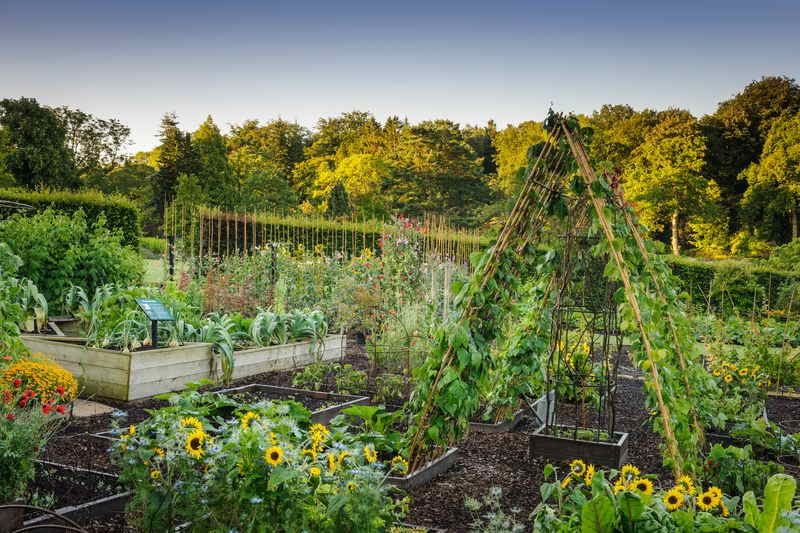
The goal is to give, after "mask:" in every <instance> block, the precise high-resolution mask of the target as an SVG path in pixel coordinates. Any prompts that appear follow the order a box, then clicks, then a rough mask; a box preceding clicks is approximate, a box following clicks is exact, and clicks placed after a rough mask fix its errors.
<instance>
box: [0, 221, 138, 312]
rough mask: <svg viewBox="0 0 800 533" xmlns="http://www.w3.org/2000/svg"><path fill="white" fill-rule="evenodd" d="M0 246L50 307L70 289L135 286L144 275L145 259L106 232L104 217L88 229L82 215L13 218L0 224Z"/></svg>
mask: <svg viewBox="0 0 800 533" xmlns="http://www.w3.org/2000/svg"><path fill="white" fill-rule="evenodd" d="M0 241H3V242H5V243H7V244H8V246H9V248H10V250H11V251H12V252H13V253H15V254H16V255H18V256H19V257H20V258H21V259H22V262H23V265H24V266H23V268H24V272H25V274H26V275H27V276H28V278H30V279H31V281H33V282H34V283H35V284H36V286H37V287H38V288H39V291H41V292H42V293H43V294H44V295H45V298H46V299H47V300H48V301H50V302H51V303H52V302H58V301H61V298H62V296H63V294H64V292H65V291H66V290H67V289H69V288H70V287H71V286H72V285H79V286H81V287H84V288H85V289H87V290H88V291H90V293H91V292H94V290H95V289H96V288H97V287H99V286H101V285H104V284H107V283H118V284H123V285H127V284H130V283H134V282H136V281H138V280H139V279H141V277H142V275H143V273H144V264H143V261H142V258H141V257H140V256H139V255H138V253H137V252H136V251H134V250H133V249H131V248H128V247H126V246H124V245H123V244H122V239H121V236H120V234H119V233H117V232H112V231H110V230H108V229H107V228H106V226H105V219H104V217H103V216H100V217H99V218H98V219H97V220H96V221H95V222H94V224H89V223H88V221H87V217H86V215H85V214H84V213H83V211H82V210H78V211H76V212H75V213H73V214H71V215H63V214H58V213H56V212H55V211H52V210H49V209H48V210H46V211H44V212H43V213H39V214H36V215H33V216H31V217H24V216H21V215H15V216H13V217H11V218H10V219H9V220H6V221H3V222H0Z"/></svg>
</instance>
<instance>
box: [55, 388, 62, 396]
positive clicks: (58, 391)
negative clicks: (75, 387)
mask: <svg viewBox="0 0 800 533" xmlns="http://www.w3.org/2000/svg"><path fill="white" fill-rule="evenodd" d="M56 392H57V393H58V395H59V396H64V385H59V386H58V387H56Z"/></svg>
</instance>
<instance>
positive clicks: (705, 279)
mask: <svg viewBox="0 0 800 533" xmlns="http://www.w3.org/2000/svg"><path fill="white" fill-rule="evenodd" d="M663 257H664V259H665V261H666V262H667V264H668V265H670V267H671V268H672V273H673V274H674V275H675V276H676V277H677V278H678V279H679V280H680V281H681V283H682V284H683V289H684V290H685V291H686V292H687V293H689V295H690V296H691V299H692V303H693V304H694V305H697V306H700V307H706V306H708V305H710V306H711V307H712V308H713V309H715V310H717V311H725V310H731V309H732V308H733V309H736V310H739V311H742V312H749V311H751V310H752V309H753V307H754V306H755V307H756V308H758V309H760V308H762V307H764V306H767V307H768V308H770V309H783V308H785V307H786V306H788V303H789V299H790V296H791V294H790V293H791V290H792V289H793V288H794V286H795V284H798V283H800V273H795V272H788V271H785V270H778V269H774V268H770V267H768V266H763V265H758V264H754V263H752V262H750V261H744V260H734V259H729V260H723V261H704V260H701V259H694V258H691V257H675V256H672V255H669V256H667V255H665V256H663ZM798 288H800V287H798ZM792 308H793V309H794V310H797V309H798V308H800V291H798V295H797V296H796V297H795V299H794V303H793V304H792Z"/></svg>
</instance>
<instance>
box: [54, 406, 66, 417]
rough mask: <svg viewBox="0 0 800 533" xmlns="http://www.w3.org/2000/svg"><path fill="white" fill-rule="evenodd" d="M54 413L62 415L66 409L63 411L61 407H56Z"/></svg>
mask: <svg viewBox="0 0 800 533" xmlns="http://www.w3.org/2000/svg"><path fill="white" fill-rule="evenodd" d="M56 411H57V412H58V414H60V415H63V414H64V412H65V411H66V409H64V406H63V405H59V406H58V407H56Z"/></svg>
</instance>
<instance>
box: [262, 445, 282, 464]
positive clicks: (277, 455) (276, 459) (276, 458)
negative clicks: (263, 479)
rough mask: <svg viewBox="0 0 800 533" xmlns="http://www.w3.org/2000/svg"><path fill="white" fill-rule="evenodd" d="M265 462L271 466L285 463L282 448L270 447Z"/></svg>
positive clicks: (265, 453)
mask: <svg viewBox="0 0 800 533" xmlns="http://www.w3.org/2000/svg"><path fill="white" fill-rule="evenodd" d="M264 460H265V461H266V462H267V464H268V465H270V466H278V465H279V464H281V463H282V462H283V450H282V449H281V447H280V446H270V447H269V448H267V451H265V452H264Z"/></svg>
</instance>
